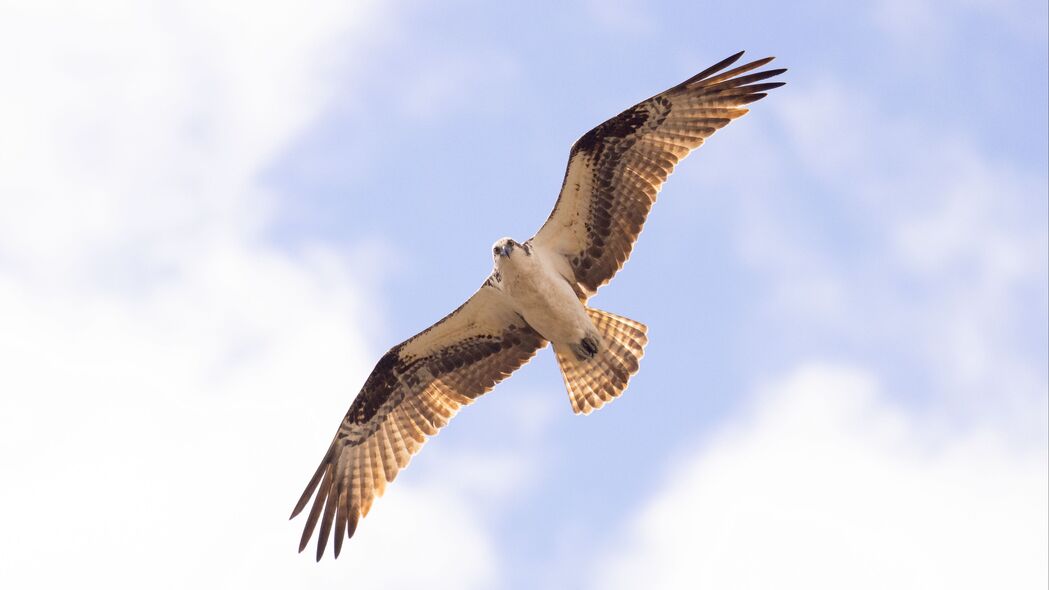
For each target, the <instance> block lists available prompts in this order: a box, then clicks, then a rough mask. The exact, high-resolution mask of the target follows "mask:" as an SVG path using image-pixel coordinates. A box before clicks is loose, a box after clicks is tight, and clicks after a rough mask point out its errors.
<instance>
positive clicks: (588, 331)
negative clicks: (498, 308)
mask: <svg viewBox="0 0 1049 590" xmlns="http://www.w3.org/2000/svg"><path fill="white" fill-rule="evenodd" d="M506 244H508V245H509V246H510V247H509V248H506V246H505V245H506ZM495 250H496V251H497V252H496V254H495V270H494V272H493V273H492V278H493V280H492V282H491V284H492V286H494V287H495V288H496V289H498V291H499V292H500V294H501V295H502V296H503V297H506V299H507V301H508V303H509V305H510V306H511V307H512V308H513V310H514V311H515V312H517V313H518V314H519V315H520V316H521V317H522V318H524V320H525V322H527V323H528V325H529V326H531V327H532V328H533V329H534V330H535V331H536V332H539V335H540V336H542V337H543V338H544V339H546V340H547V341H549V342H551V343H552V344H553V345H554V346H555V347H557V346H573V345H576V344H578V343H579V342H581V341H582V340H583V339H584V338H586V337H588V336H590V337H593V336H595V335H596V334H597V330H596V329H595V328H594V324H593V322H591V321H590V318H589V317H588V316H587V314H586V306H585V305H583V303H582V302H581V301H580V300H579V297H578V296H577V295H576V293H575V291H574V290H573V289H572V286H571V284H570V283H569V279H568V278H566V274H567V273H566V271H568V265H567V264H565V263H564V262H563V261H564V258H563V257H561V256H558V255H557V254H555V253H552V252H549V251H547V249H545V248H541V247H540V248H537V247H535V246H532V245H531V244H525V245H523V246H521V245H517V244H516V242H514V241H512V240H510V239H509V238H504V239H502V240H500V241H499V242H497V243H496V246H495ZM501 252H506V254H505V255H504V254H502V253H501ZM569 276H570V275H569Z"/></svg>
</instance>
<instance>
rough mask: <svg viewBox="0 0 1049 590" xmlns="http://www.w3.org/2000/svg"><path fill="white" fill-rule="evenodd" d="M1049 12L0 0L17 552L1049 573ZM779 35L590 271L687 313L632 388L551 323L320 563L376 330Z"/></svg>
mask: <svg viewBox="0 0 1049 590" xmlns="http://www.w3.org/2000/svg"><path fill="white" fill-rule="evenodd" d="M1046 10H1047V9H1046V6H1045V5H1044V3H1038V2H1020V1H1017V2H995V3H990V2H979V1H971V2H942V1H937V0H923V1H919V2H900V1H897V0H884V1H880V2H870V3H860V4H849V5H844V4H835V3H821V2H799V3H792V4H790V5H787V4H782V3H759V2H736V3H732V4H725V3H675V2H654V3H640V2H607V3H600V2H579V3H567V4H566V5H562V4H560V3H558V4H549V5H543V4H538V3H532V4H529V5H523V4H522V5H511V4H509V3H499V4H496V3H481V2H453V3H440V4H438V3H427V2H406V3H390V4H382V5H380V4H378V3H350V4H342V3H338V2H325V1H318V2H299V3H294V4H290V5H282V4H277V3H262V4H254V3H252V4H237V3H229V4H226V3H220V4H217V5H214V6H211V7H207V8H205V7H203V6H202V5H200V6H193V5H183V4H178V3H153V4H146V3H130V2H128V3H119V2H117V3H102V4H99V5H97V6H92V7H90V8H88V7H78V8H72V7H65V6H62V5H61V4H60V3H59V4H54V5H51V4H48V3H39V4H34V5H33V7H28V6H25V7H21V8H15V7H7V8H3V9H0V11H3V12H6V13H7V14H6V16H5V17H4V18H0V22H3V23H6V24H0V39H3V40H2V41H0V49H3V51H0V55H3V57H0V72H2V73H3V75H4V78H5V79H7V80H10V81H11V84H10V87H11V88H12V89H13V90H12V91H11V92H10V94H11V100H10V101H9V106H5V107H4V108H3V109H0V126H2V127H3V128H5V129H7V130H8V132H7V133H5V137H4V138H0V170H2V171H3V172H2V173H0V313H3V314H4V315H5V316H7V318H6V321H5V322H4V323H5V324H7V325H8V329H7V330H5V331H4V334H3V335H0V351H3V352H4V355H5V356H6V358H8V359H9V361H10V365H9V367H8V369H7V370H5V371H4V375H3V376H0V389H2V390H4V391H6V392H10V393H8V394H7V395H4V396H3V397H2V401H0V404H2V405H0V416H2V417H0V427H2V430H3V432H4V434H3V435H2V436H0V444H2V446H0V449H3V452H4V456H5V457H6V458H7V459H8V461H7V462H8V463H9V464H10V465H11V467H10V469H11V479H12V481H14V482H15V483H14V484H13V486H10V487H8V489H5V490H3V491H2V492H0V498H3V499H4V500H5V504H6V505H8V506H12V507H16V506H17V507H20V508H19V509H18V511H17V513H16V514H12V515H10V517H9V518H10V519H11V520H12V526H13V528H14V530H16V531H18V534H15V535H8V536H7V537H8V538H7V540H6V542H3V545H2V546H3V549H4V551H5V554H7V555H12V556H13V560H14V564H15V565H14V567H13V568H10V569H9V568H5V571H4V572H2V573H0V579H5V577H7V576H11V577H12V581H13V582H16V583H18V584H19V585H20V586H25V585H33V584H37V585H41V586H44V585H49V584H56V583H65V582H67V581H68V580H69V579H74V578H75V579H85V578H86V579H96V578H98V577H100V576H107V577H109V579H110V581H111V582H112V583H113V584H115V585H116V586H121V587H122V586H139V585H141V584H142V583H144V582H145V581H149V582H151V583H154V582H155V583H159V584H160V585H164V584H167V585H170V586H171V587H176V586H185V585H186V583H187V582H189V581H194V582H199V580H201V579H207V580H211V581H213V583H214V585H216V586H219V585H246V584H248V583H251V584H253V585H255V586H258V587H266V586H267V585H273V586H281V587H286V586H287V585H289V584H291V585H296V584H304V583H310V584H311V585H315V586H318V587H336V586H338V587H342V586H344V585H345V584H349V583H356V584H358V585H368V584H372V585H381V586H382V587H408V586H412V585H414V584H417V583H418V582H419V581H423V580H424V581H426V582H427V583H430V584H433V585H435V586H436V587H448V588H469V587H476V588H490V587H499V588H532V587H536V586H538V585H543V586H546V587H580V588H582V587H593V588H608V587H623V588H630V587H637V586H638V585H641V584H648V585H651V586H653V587H667V588H674V587H695V585H697V584H698V585H709V586H711V587H768V586H770V585H771V584H772V583H773V581H775V583H776V584H777V585H780V586H799V587H800V586H805V587H827V588H832V587H842V586H850V587H868V586H869V587H952V588H954V587H988V586H1000V587H1015V588H1021V587H1031V588H1034V587H1039V588H1041V587H1045V585H1046V583H1047V581H1049V580H1047V576H1049V563H1047V561H1046V559H1047V558H1046V555H1047V553H1049V547H1047V546H1046V538H1047V536H1049V514H1047V512H1046V505H1047V503H1049V491H1047V487H1049V473H1047V467H1046V461H1047V437H1049V426H1047V413H1049V381H1047V379H1049V364H1047V363H1049V361H1047V358H1049V340H1047V336H1046V335H1047V333H1049V311H1047V308H1049V292H1047V283H1049V255H1047V250H1049V221H1047V219H1049V201H1047V193H1049V171H1047V164H1046V163H1047V160H1049V151H1047V150H1049V147H1047V144H1049V121H1047V108H1046V105H1047V104H1049V94H1047V85H1049V79H1047V71H1049V62H1047V39H1046V28H1047V16H1046ZM740 49H745V50H747V52H748V53H747V55H748V57H752V58H758V57H763V56H765V55H775V56H777V61H776V62H775V63H776V64H777V65H779V66H782V67H788V68H790V71H789V72H788V73H787V74H785V76H784V77H785V79H786V81H787V82H788V84H787V86H785V87H783V88H780V89H777V90H775V91H774V92H773V93H772V94H771V95H770V96H769V97H768V98H767V99H765V100H763V101H761V102H759V103H757V104H756V105H754V107H753V110H752V113H751V114H750V115H748V116H747V117H745V118H743V119H741V120H739V121H738V122H736V123H734V124H732V125H731V126H730V127H728V128H727V129H725V130H723V131H721V132H719V133H718V134H717V135H715V136H714V137H713V138H712V139H711V140H710V141H709V142H708V144H707V145H705V146H703V147H702V148H701V149H700V150H699V151H697V152H696V153H694V154H693V155H691V156H690V157H689V158H688V159H687V160H686V161H685V162H684V163H683V164H682V165H681V166H679V168H678V170H677V171H676V172H675V174H674V175H673V176H672V177H671V179H670V181H669V182H668V183H667V185H666V186H665V188H664V190H663V192H662V193H661V194H660V198H659V202H658V204H657V206H656V207H655V208H654V211H653V214H652V215H651V216H650V218H649V221H648V223H647V224H646V226H645V231H644V233H643V234H642V237H641V240H640V243H639V246H638V247H637V249H636V250H635V252H634V255H633V257H632V258H631V260H630V261H629V262H628V263H627V265H626V267H625V269H624V270H623V271H622V272H621V273H620V274H619V275H618V276H617V278H616V279H615V281H614V282H613V283H612V284H611V285H610V286H608V287H606V288H605V289H604V290H602V291H601V293H600V294H599V295H598V296H597V298H595V299H594V300H593V301H592V304H593V305H594V306H596V307H599V308H602V309H607V310H609V311H612V312H615V313H618V314H622V315H626V316H628V317H631V318H634V319H637V320H639V321H642V322H644V323H646V324H647V325H648V326H649V329H650V338H651V343H650V345H649V346H648V348H647V349H646V356H645V359H644V361H643V363H642V370H641V372H640V373H639V374H638V376H636V377H635V378H634V380H633V381H632V382H631V386H630V388H629V390H628V391H627V393H626V394H625V395H624V396H623V397H622V398H620V399H619V400H617V401H616V402H615V403H613V404H611V405H609V406H607V407H606V408H605V409H602V410H601V411H600V412H598V413H596V414H593V415H590V416H587V417H578V416H574V415H572V413H571V411H570V407H569V404H568V401H567V399H566V397H567V396H566V394H565V391H564V387H563V384H562V382H561V377H560V374H559V372H558V370H557V368H556V366H555V364H554V362H553V359H552V355H551V354H549V352H545V353H543V354H540V356H539V358H537V359H536V360H535V361H533V362H532V363H531V364H530V365H528V366H527V367H525V368H524V369H522V370H521V371H520V372H519V373H518V374H515V376H514V377H513V378H512V379H510V380H508V381H507V382H505V383H504V384H502V385H500V386H499V387H498V388H497V389H496V390H495V391H494V392H493V393H492V394H490V395H489V396H486V397H485V398H483V399H482V400H481V401H479V402H478V403H477V404H475V405H474V406H471V407H469V408H467V409H465V410H464V411H463V412H462V413H461V414H460V415H459V416H458V417H456V419H455V420H454V421H453V422H452V423H451V424H450V425H449V426H448V427H447V428H446V429H445V430H444V431H442V432H441V434H440V435H439V436H438V437H437V438H436V439H434V440H432V441H431V442H430V443H428V444H427V445H426V447H425V449H424V450H423V451H422V452H421V453H420V455H419V456H418V457H417V458H416V459H415V460H414V461H413V463H412V465H411V466H410V468H409V469H407V470H406V471H405V472H404V473H403V474H402V475H401V476H400V477H399V478H398V480H397V482H396V484H394V485H393V486H391V487H390V489H389V491H388V492H387V494H386V497H384V498H383V499H382V500H380V501H378V502H377V503H376V506H375V508H374V510H373V511H372V514H370V515H369V517H368V518H367V519H366V520H365V521H364V522H363V523H362V525H361V527H360V529H359V532H358V536H357V537H355V538H354V539H353V541H352V542H351V543H350V544H349V545H347V547H346V551H345V552H344V556H343V558H341V559H340V560H339V561H337V562H332V561H330V560H327V561H325V562H324V563H321V564H319V565H317V564H314V563H313V562H312V559H309V558H308V557H307V556H299V555H296V554H295V553H294V548H295V543H296V542H297V539H298V532H299V526H301V523H300V522H298V521H294V522H292V523H287V522H286V521H285V520H284V519H285V518H286V513H287V512H288V511H289V510H290V508H291V506H292V503H293V501H294V500H295V499H296V498H297V496H298V493H299V492H300V491H301V488H302V486H303V485H305V483H306V481H307V479H308V476H309V475H310V474H311V473H312V469H313V467H314V466H315V463H316V461H317V460H319V458H320V455H321V454H322V453H323V450H324V448H325V447H326V445H327V442H328V440H329V439H330V437H331V434H332V432H333V430H334V428H335V427H336V425H337V423H338V420H339V418H340V417H341V415H342V413H343V412H344V411H345V409H346V407H348V405H349V403H350V401H351V399H352V397H353V395H354V393H355V392H356V390H357V389H358V388H359V387H360V384H361V383H362V382H363V380H364V378H365V377H366V375H367V373H368V371H369V370H370V368H371V366H372V364H373V363H374V361H375V359H377V358H378V356H379V355H380V354H381V353H382V352H383V351H384V350H385V349H386V348H388V347H389V346H391V345H393V344H395V343H397V342H399V341H400V340H403V339H404V338H407V337H409V336H411V335H413V334H415V333H416V332H418V331H419V330H421V329H423V328H425V327H427V326H428V325H430V324H431V323H432V322H433V321H434V320H436V319H438V318H440V317H442V316H443V315H444V314H445V313H447V312H448V311H449V310H451V309H453V308H455V307H456V306H458V305H459V304H460V303H461V302H462V301H463V300H464V299H465V298H466V297H467V296H469V295H470V294H471V293H472V292H473V291H474V289H475V288H476V287H477V286H478V285H479V284H480V283H481V282H482V281H483V280H484V278H485V277H486V276H487V274H488V272H489V271H490V268H491V259H490V255H489V246H490V244H491V243H492V242H494V241H495V240H496V239H497V238H499V237H502V236H504V235H509V236H513V237H515V238H517V239H519V240H523V239H526V238H527V237H529V236H530V235H532V233H533V232H534V231H535V230H536V229H537V228H538V227H539V225H540V224H541V223H542V221H543V220H544V219H545V218H546V216H547V215H548V214H549V211H550V208H551V207H552V205H553V202H554V200H555V198H556V193H557V190H558V188H559V186H560V183H561V178H562V175H563V172H564V166H565V160H566V158H567V153H568V149H569V146H570V145H571V143H572V142H573V141H574V140H575V138H576V137H578V136H579V135H581V134H582V133H584V132H585V131H587V130H588V129H590V128H591V127H593V126H595V125H596V124H598V123H600V122H601V121H603V120H604V119H606V118H608V117H610V116H612V115H614V114H616V113H617V112H619V111H620V110H622V109H623V108H625V107H627V106H629V105H631V104H633V103H634V102H636V101H638V100H640V99H643V98H645V97H647V96H649V95H651V94H654V93H656V92H658V91H660V90H662V89H664V88H666V87H669V86H671V85H673V84H676V83H677V82H679V81H681V80H683V79H685V78H687V77H689V76H691V75H692V74H694V73H695V72H697V71H699V70H701V69H703V68H705V67H707V66H708V65H710V64H711V63H714V62H716V61H718V60H720V59H721V58H723V57H725V56H727V55H730V54H731V53H734V52H736V51H738V50H740ZM70 482H73V483H72V484H70ZM70 488H72V490H73V491H71V492H70V491H66V490H69V489H70ZM71 499H72V500H73V502H74V504H75V505H79V506H88V507H89V509H87V510H84V509H80V510H74V511H73V513H72V514H69V511H68V509H64V508H63V509H56V508H55V507H56V506H66V505H68V503H69V502H70V500H71ZM59 527H61V528H63V529H64V530H67V531H68V533H69V534H68V537H67V538H59V541H58V543H57V546H55V543H56V535H55V533H54V531H55V530H56V528H59ZM58 563H61V564H65V567H62V568H56V567H55V565H56V564H58ZM176 564H177V566H176ZM886 564H890V565H886ZM157 571H170V572H171V573H170V577H169V578H165V579H163V580H161V581H160V582H157V581H156V578H155V575H156V573H155V572H157ZM114 572H116V573H114ZM1009 576H1012V577H1009Z"/></svg>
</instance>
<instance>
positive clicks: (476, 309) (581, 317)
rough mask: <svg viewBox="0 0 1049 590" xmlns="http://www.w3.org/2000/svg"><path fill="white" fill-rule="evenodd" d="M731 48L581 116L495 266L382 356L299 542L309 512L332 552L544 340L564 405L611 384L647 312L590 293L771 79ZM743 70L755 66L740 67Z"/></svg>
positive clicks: (320, 477)
mask: <svg viewBox="0 0 1049 590" xmlns="http://www.w3.org/2000/svg"><path fill="white" fill-rule="evenodd" d="M742 55H743V52H742V51H741V52H739V53H737V54H735V55H733V56H731V57H729V58H727V59H725V60H723V61H721V62H719V63H717V64H715V65H713V66H711V67H710V68H707V69H706V70H704V71H702V72H700V73H698V74H696V75H695V76H692V77H691V78H689V79H688V80H685V81H684V82H682V83H680V84H678V85H677V86H674V87H673V88H671V89H669V90H667V91H665V92H661V93H659V94H657V95H655V96H653V97H652V98H649V99H648V100H644V101H641V102H639V103H638V104H636V105H634V106H632V107H630V108H629V109H627V110H625V111H623V112H622V113H620V114H619V115H616V116H615V117H612V118H611V119H609V120H607V121H605V122H604V123H602V124H600V125H598V126H597V127H595V128H594V129H591V130H590V131H589V132H587V133H586V134H585V135H583V136H582V137H580V138H579V140H577V141H576V142H575V144H574V145H573V146H572V150H571V152H570V153H569V156H568V170H567V171H566V172H565V178H564V182H563V184H562V185H561V194H560V195H559V196H558V198H557V204H556V205H554V210H553V212H552V213H551V214H550V217H549V218H548V219H547V220H546V223H544V224H543V227H541V228H540V229H539V232H538V233H536V234H535V235H534V236H532V238H531V239H529V240H527V241H525V242H524V243H519V242H516V241H514V240H512V239H510V238H503V239H501V240H499V241H498V242H496V243H495V244H494V246H493V247H492V258H493V259H494V261H495V268H494V269H493V270H492V274H491V275H490V276H489V277H488V279H487V280H486V281H485V282H484V284H482V285H481V288H480V289H478V291H477V292H476V293H474V295H473V296H472V297H470V299H468V300H467V301H466V303H463V304H462V305H461V306H460V307H459V308H458V309H456V310H455V311H453V312H452V313H450V314H448V316H446V317H445V318H444V319H442V320H441V321H439V322H437V323H436V324H434V325H433V326H431V327H429V328H427V329H426V330H424V331H423V332H421V333H419V334H417V335H415V336H413V337H412V338H409V339H408V340H406V341H404V342H402V343H401V344H398V345H397V346H394V347H393V348H391V349H390V351H389V352H387V353H386V354H385V355H383V356H382V358H381V359H379V362H378V363H377V364H376V365H375V369H373V370H372V372H371V375H369V376H368V379H367V380H366V381H365V383H364V387H363V388H361V391H360V393H358V394H357V397H356V398H355V399H354V400H353V403H352V404H351V405H350V409H349V411H348V412H347V413H346V416H345V417H344V418H343V419H342V423H340V424H339V429H338V431H337V432H336V433H335V439H334V440H333V441H332V443H331V446H329V447H328V452H327V453H325V454H324V459H323V460H321V464H320V466H319V467H318V468H317V471H316V473H314V475H313V478H312V479H310V483H309V484H308V485H307V486H306V490H305V491H304V492H303V493H302V497H301V498H299V501H298V503H297V504H296V505H295V509H294V510H293V511H292V513H291V517H292V518H295V516H297V515H298V514H299V513H300V512H302V510H303V509H304V508H305V507H306V505H307V504H308V503H309V501H310V498H311V497H314V500H313V505H312V507H311V508H310V511H309V514H308V516H307V517H306V526H305V528H304V529H303V531H302V539H301V541H300V543H299V551H300V552H301V551H302V550H303V549H305V548H306V546H307V545H308V544H309V541H310V538H311V537H312V536H313V533H314V531H315V530H316V528H317V525H318V524H319V525H320V532H319V534H318V537H317V560H318V561H319V560H320V559H321V557H322V556H323V555H324V550H325V547H326V546H327V544H328V539H329V538H330V537H331V536H332V533H333V529H334V539H335V541H334V544H335V557H338V556H339V552H340V551H341V550H342V543H343V540H345V539H347V538H349V537H352V536H353V533H354V531H355V530H356V529H357V524H358V521H359V520H360V518H361V517H363V516H364V515H366V514H367V513H368V510H369V509H370V508H371V505H372V501H373V500H374V499H375V498H376V497H378V496H381V495H382V493H383V491H384V490H385V488H386V484H387V483H389V482H391V481H393V479H394V478H395V477H396V476H397V473H398V471H400V470H401V469H403V468H404V467H405V466H406V465H407V464H408V461H409V460H410V459H411V457H412V455H414V454H415V452H416V451H418V450H419V448H420V447H421V446H422V444H423V443H424V442H425V441H426V437H428V436H432V435H434V434H437V431H438V429H440V428H441V427H443V426H444V425H445V424H447V423H448V420H450V419H451V418H452V416H454V415H455V413H456V412H457V411H458V410H459V408H460V407H462V406H465V405H467V404H469V403H470V402H472V401H473V400H475V399H477V398H478V397H479V396H480V395H482V394H483V393H485V392H487V391H489V390H490V389H491V388H492V387H494V386H495V384H496V383H498V382H500V381H502V380H503V379H504V378H506V377H507V376H509V375H510V373H513V372H514V371H515V370H516V369H518V368H519V367H521V366H522V365H524V364H525V363H526V362H528V360H529V359H531V358H532V357H533V356H534V355H535V354H536V352H537V351H539V349H541V348H543V347H545V346H546V345H547V343H551V344H553V349H554V355H555V356H556V357H557V361H558V363H559V364H560V367H561V374H562V376H563V377H564V382H565V387H566V388H567V389H568V397H569V400H570V401H571V404H572V411H573V412H575V413H582V414H588V413H590V412H591V411H593V410H596V409H598V408H600V407H601V406H603V405H604V404H605V403H607V402H609V401H612V400H613V399H615V398H616V397H618V396H619V395H620V394H621V393H623V391H624V390H625V389H626V386H627V382H628V381H629V380H630V377H631V376H632V375H633V374H634V373H636V372H637V370H638V361H640V359H641V356H642V355H643V354H644V347H645V344H646V343H647V342H648V338H647V336H646V332H647V328H646V327H645V325H644V324H641V323H640V322H636V321H634V320H630V319H627V318H624V317H620V316H618V315H615V314H612V313H608V312H606V311H601V310H598V309H594V308H591V307H588V306H587V305H586V303H587V301H588V300H589V299H590V297H592V296H593V295H594V294H595V293H596V292H597V290H598V288H600V287H601V286H602V285H604V284H605V283H607V282H608V281H610V280H611V279H612V277H613V276H614V275H615V274H616V272H617V271H618V270H619V269H620V268H622V266H623V263H624V262H626V259H627V258H628V257H629V256H630V251H631V249H633V247H634V242H635V241H636V240H637V237H638V234H640V233H641V227H642V225H644V223H645V217H646V216H647V215H648V211H649V209H651V208H652V204H653V203H654V202H655V200H656V195H657V194H658V193H659V189H660V188H661V187H662V185H663V182H665V181H666V179H667V177H668V176H669V175H670V173H671V171H673V169H674V166H675V165H676V164H677V163H678V162H679V161H680V160H681V159H682V158H684V157H685V156H687V155H688V154H689V152H691V151H692V150H694V149H696V148H697V147H699V146H700V145H702V144H703V141H704V140H706V139H707V138H708V137H710V136H711V135H713V134H714V132H715V131H717V130H718V129H721V128H722V127H724V126H725V125H728V124H729V122H731V121H732V120H733V119H736V118H738V117H741V116H743V115H745V114H746V113H747V107H746V105H748V104H750V103H752V102H754V101H756V100H759V99H761V98H763V97H764V96H765V93H766V92H767V91H768V90H771V89H773V88H776V87H779V86H782V85H783V83H782V82H764V80H767V79H769V78H772V77H774V76H777V75H779V74H782V73H783V72H784V71H786V70H784V69H772V70H762V71H757V72H754V70H758V69H759V68H761V67H762V66H764V65H765V64H767V63H769V62H770V61H772V59H773V58H771V57H768V58H765V59H759V60H757V61H753V62H750V63H748V64H745V65H742V66H738V67H735V68H732V69H727V68H729V66H731V65H732V64H734V63H735V62H736V61H737V60H739V58H740V57H741V56H742ZM748 72H753V73H748Z"/></svg>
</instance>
